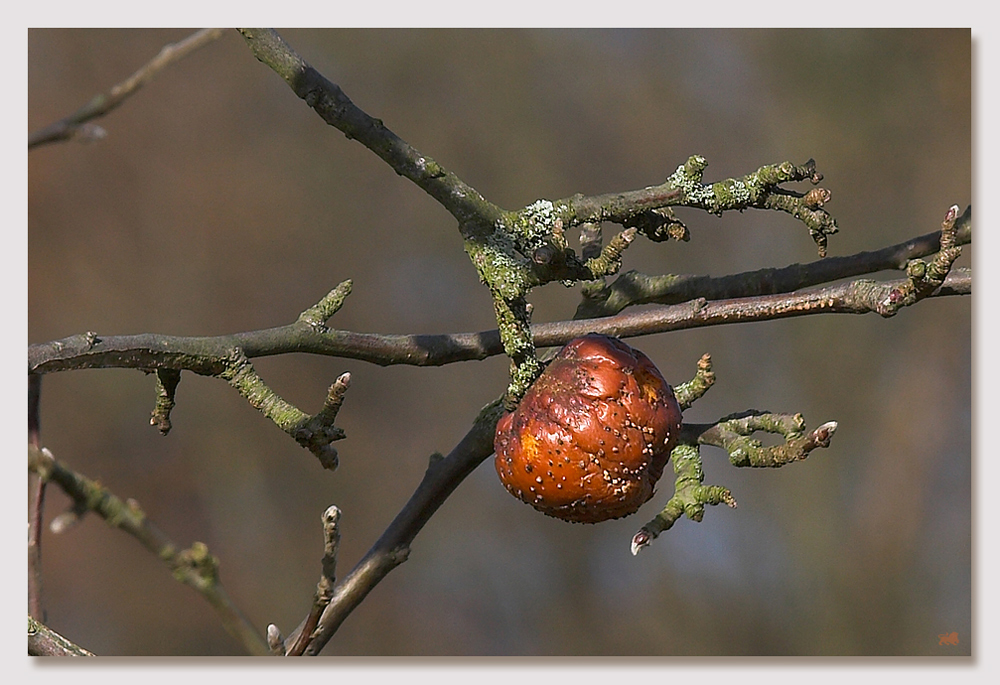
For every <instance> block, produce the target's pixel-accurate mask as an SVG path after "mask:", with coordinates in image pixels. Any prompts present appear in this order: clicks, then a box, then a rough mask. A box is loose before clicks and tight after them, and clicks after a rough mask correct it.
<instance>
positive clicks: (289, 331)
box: [28, 269, 972, 376]
mask: <svg viewBox="0 0 1000 685" xmlns="http://www.w3.org/2000/svg"><path fill="white" fill-rule="evenodd" d="M905 283H907V281H906V280H893V281H881V282H876V281H872V280H857V281H852V282H848V283H843V284H839V285H833V286H827V287H824V288H815V289H809V290H801V291H798V292H795V293H790V294H779V295H767V296H760V297H741V298H733V299H726V300H719V301H715V302H708V301H706V300H705V299H704V298H699V299H696V300H693V301H690V302H687V303H684V304H677V305H670V306H663V307H657V308H653V309H648V310H645V311H640V312H627V313H624V314H618V315H615V316H609V317H603V318H598V319H583V320H572V321H558V322H552V323H541V324H534V325H532V326H531V334H532V337H533V338H534V340H535V344H536V345H537V346H538V347H553V346H559V345H563V344H565V343H567V342H569V341H570V340H572V339H573V338H576V337H579V336H580V335H585V334H586V333H591V332H593V333H604V334H607V335H613V336H616V337H620V338H628V337H634V336H640V335H651V334H654V333H663V332H666V331H673V330H684V329H688V328H700V327H703V326H716V325H722V324H734V323H748V322H753V321H768V320H771V319H781V318H788V317H793V316H806V315H809V314H821V313H826V314H867V313H869V312H873V311H878V301H879V300H878V298H879V297H880V296H881V297H883V299H884V297H885V296H887V295H888V293H889V292H890V291H891V290H892V289H893V288H895V287H901V286H903V285H904V284H905ZM971 293H972V272H971V270H969V269H955V270H953V272H952V273H951V274H949V275H948V277H947V278H946V279H945V280H944V282H943V283H942V285H941V287H939V288H938V289H936V290H935V291H934V292H932V293H931V295H930V297H950V296H954V295H969V294H971ZM234 347H239V348H240V349H242V351H243V353H244V354H245V355H246V356H247V357H248V358H254V357H264V356H271V355H278V354H290V353H293V352H297V353H306V354H320V355H326V356H332V357H343V358H346V359H358V360H361V361H367V362H371V363H373V364H378V365H381V366H391V365H395V364H408V365H413V366H441V365H444V364H452V363H455V362H462V361H471V360H482V359H486V358H488V357H492V356H495V355H498V354H502V353H503V351H504V350H503V346H502V345H501V343H500V335H499V333H498V331H497V330H496V329H494V330H490V331H481V332H479V333H453V334H445V335H381V334H376V333H355V332H351V331H340V330H334V329H330V330H326V331H317V330H315V329H312V328H309V327H303V326H301V325H300V323H298V322H297V323H294V324H290V325H288V326H281V327H278V328H269V329H266V330H261V331H249V332H244V333H236V334H234V335H227V336H218V337H179V336H167V335H157V334H152V333H144V334H140V335H121V336H107V337H101V338H98V337H97V336H96V334H89V335H75V336H71V337H69V338H64V339H63V340H57V341H51V342H47V343H38V344H34V345H29V346H28V372H29V373H36V374H46V373H55V372H57V371H69V370H76V369H93V368H137V369H158V368H169V369H178V370H185V371H192V372H194V373H198V374H201V375H207V376H218V375H220V374H221V373H222V372H223V370H224V368H225V359H226V358H227V355H229V354H230V353H231V351H232V350H233V348H234Z"/></svg>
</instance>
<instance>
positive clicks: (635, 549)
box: [631, 528, 653, 556]
mask: <svg viewBox="0 0 1000 685" xmlns="http://www.w3.org/2000/svg"><path fill="white" fill-rule="evenodd" d="M652 540H653V537H652V536H651V535H650V534H649V532H648V531H647V530H646V529H645V528H644V529H642V530H640V531H639V532H638V533H636V534H635V535H633V536H632V544H631V550H632V556H635V555H637V554H638V553H639V550H640V549H642V548H643V547H646V546H648V545H649V543H650V542H651V541H652Z"/></svg>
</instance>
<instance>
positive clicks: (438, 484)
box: [304, 400, 503, 656]
mask: <svg viewBox="0 0 1000 685" xmlns="http://www.w3.org/2000/svg"><path fill="white" fill-rule="evenodd" d="M502 413H503V409H502V406H501V403H500V400H497V401H495V402H493V403H492V404H490V405H488V406H487V407H485V408H484V409H483V411H481V412H480V413H479V416H478V417H477V419H476V421H475V423H474V424H473V426H472V428H471V429H470V430H469V432H468V433H467V434H466V436H465V437H464V438H462V440H461V442H459V443H458V445H457V446H456V447H455V449H453V450H452V451H451V453H450V454H449V455H448V456H447V457H445V458H443V459H432V460H431V462H430V464H429V465H428V467H427V472H426V473H425V474H424V478H423V480H422V481H421V482H420V485H418V486H417V489H416V490H415V491H414V493H413V495H412V496H411V497H410V500H409V501H408V502H407V503H406V505H405V506H404V507H403V509H402V510H401V511H400V512H399V514H398V515H397V516H396V518H395V519H393V521H392V523H390V524H389V527H388V528H386V530H385V532H384V533H382V536H381V537H380V538H379V539H378V540H377V541H376V542H375V544H374V545H373V546H372V548H371V549H370V550H368V553H367V554H365V556H364V557H363V558H362V559H361V561H359V562H358V564H357V565H356V566H355V567H354V568H353V569H352V570H351V572H350V573H348V574H347V576H346V577H345V578H344V579H343V580H342V581H340V583H338V584H337V586H336V587H335V588H334V590H333V598H332V599H331V601H330V603H329V605H327V607H326V610H325V611H324V612H323V615H322V616H321V617H320V620H319V624H318V626H317V627H316V630H315V631H313V638H312V641H311V642H310V643H309V646H308V647H307V648H306V650H305V652H304V654H306V655H312V656H314V655H316V654H318V653H319V652H320V650H322V649H323V647H324V646H325V645H326V643H327V642H329V641H330V638H331V637H333V634H334V633H335V632H336V631H337V629H338V628H339V627H340V625H341V624H342V623H343V622H344V619H346V618H347V616H348V615H349V614H350V613H351V612H352V611H353V610H354V609H355V608H356V607H357V606H358V605H359V604H360V603H361V601H362V600H363V599H364V598H365V597H366V596H367V595H368V593H369V592H371V590H372V588H374V587H375V586H376V585H377V584H378V583H379V581H381V580H382V578H384V577H385V576H386V575H387V574H388V573H389V572H390V571H392V569H394V568H396V567H397V566H399V565H400V564H401V563H403V562H404V561H405V560H406V557H407V555H409V553H410V543H411V542H413V538H414V537H416V535H417V533H419V532H420V530H421V529H422V528H423V527H424V524H425V523H427V521H428V519H430V517H431V516H432V515H433V514H434V512H435V511H437V509H438V507H440V506H441V505H442V504H443V503H444V501H445V500H446V499H448V496H449V495H451V493H452V492H453V491H454V490H455V488H457V487H458V486H459V484H460V483H461V482H462V481H463V480H464V479H465V477H466V476H468V475H469V474H470V473H472V471H473V470H474V469H475V468H476V467H477V466H479V464H480V463H482V462H483V460H485V459H487V458H488V457H489V456H490V455H491V454H492V453H493V436H494V434H495V433H496V424H497V421H499V420H500V416H501V415H502Z"/></svg>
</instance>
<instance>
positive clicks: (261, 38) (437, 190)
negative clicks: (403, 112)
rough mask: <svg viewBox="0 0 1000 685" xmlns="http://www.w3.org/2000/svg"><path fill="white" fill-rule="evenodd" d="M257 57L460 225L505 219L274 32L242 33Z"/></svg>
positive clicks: (327, 117)
mask: <svg viewBox="0 0 1000 685" xmlns="http://www.w3.org/2000/svg"><path fill="white" fill-rule="evenodd" d="M239 32H240V34H241V35H242V36H243V38H244V40H246V42H247V45H248V46H249V47H250V50H251V51H252V52H253V55H254V57H256V58H257V59H258V60H260V61H261V62H263V63H264V64H266V65H267V66H269V67H270V68H271V69H273V70H274V71H275V73H277V74H278V75H279V76H280V77H281V78H283V79H284V80H285V82H286V83H287V84H288V85H289V86H290V87H291V89H292V90H293V91H294V92H295V94H296V95H297V96H298V97H300V98H302V99H303V100H304V101H305V102H306V104H307V105H309V106H310V107H311V108H312V109H313V110H315V111H316V113H317V114H318V115H319V116H320V117H321V118H322V119H323V121H325V122H326V123H328V124H330V125H331V126H333V127H335V128H337V129H339V130H340V131H342V132H343V133H344V135H345V136H347V137H348V138H349V139H354V140H357V141H358V142H359V143H361V144H362V145H364V146H365V147H367V148H368V149H369V150H371V151H372V152H374V153H375V154H376V155H378V156H379V157H381V158H382V160H384V161H385V163H386V164H388V165H389V166H390V167H392V168H393V169H394V170H395V171H396V173H397V174H399V175H400V176H404V177H406V178H408V179H410V180H411V181H413V182H414V183H416V184H417V185H418V186H419V187H420V188H422V189H423V190H424V191H425V192H426V193H427V194H428V195H430V196H431V197H433V198H434V199H435V200H437V201H438V202H440V203H441V205H442V206H443V207H444V208H445V209H447V210H448V211H449V212H451V214H452V215H453V216H454V217H455V218H456V219H458V222H459V224H462V225H465V224H467V223H475V224H480V223H482V222H483V221H485V222H486V223H487V224H490V223H492V222H493V221H495V220H496V219H498V218H499V217H500V215H501V214H502V213H503V210H501V209H500V208H499V207H497V206H496V205H494V204H492V203H491V202H488V201H487V200H486V199H485V198H484V197H483V196H482V195H480V194H479V192H478V191H477V190H476V189H475V188H473V187H472V186H469V185H468V184H466V183H465V182H464V181H462V180H461V179H460V178H458V176H456V175H455V174H453V173H451V172H450V171H447V170H445V169H444V167H442V166H441V165H440V164H438V163H437V162H435V161H434V160H433V159H431V158H430V157H427V156H425V155H422V154H420V152H418V151H417V150H416V149H414V148H413V147H412V146H410V145H409V144H407V143H406V142H405V141H404V140H402V139H401V138H400V137H399V136H397V135H396V134H395V133H393V132H392V131H390V130H389V129H388V128H386V127H385V125H384V124H383V123H382V121H381V120H380V119H376V118H374V117H371V116H369V115H368V114H366V113H365V112H364V111H363V110H361V109H360V108H359V107H358V106H357V105H355V104H354V103H353V102H352V101H351V99H350V98H349V97H347V95H345V94H344V91H342V90H341V89H340V87H339V86H337V85H336V84H335V83H332V82H330V81H328V80H327V79H326V77H324V76H323V75H322V74H320V73H319V72H318V71H316V70H315V69H313V68H312V67H311V66H310V65H309V64H308V63H307V62H306V61H305V60H304V59H302V58H301V57H300V56H299V55H298V54H297V53H296V52H295V50H294V49H292V47H291V46H290V45H288V43H286V42H285V41H284V39H282V37H281V36H279V35H278V33H277V32H276V31H274V30H273V29H239Z"/></svg>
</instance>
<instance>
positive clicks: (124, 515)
mask: <svg viewBox="0 0 1000 685" xmlns="http://www.w3.org/2000/svg"><path fill="white" fill-rule="evenodd" d="M28 468H29V469H30V470H31V471H34V472H35V473H36V474H38V476H39V477H40V478H42V479H43V480H46V481H48V480H51V481H54V482H55V483H56V484H57V485H59V487H60V488H62V489H63V491H64V492H65V493H66V494H67V495H69V496H70V497H71V498H72V499H73V501H74V502H75V503H76V504H75V507H74V509H77V510H80V511H93V512H95V513H96V514H97V515H98V516H100V517H101V518H103V519H104V520H105V521H107V523H108V524H109V525H111V526H113V527H115V528H118V529H120V530H123V531H125V532H126V533H128V534H130V535H131V536H132V537H134V538H136V539H137V540H138V541H139V542H140V543H141V544H142V546H143V547H145V548H146V549H148V550H149V551H150V552H152V553H153V554H155V555H156V556H157V557H158V558H159V559H161V560H162V561H163V562H164V563H165V564H166V565H167V567H168V568H169V569H170V571H171V573H172V574H173V576H174V578H175V579H177V580H179V581H180V582H182V583H184V584H185V585H189V586H191V587H192V588H194V589H195V590H197V591H198V592H199V593H200V594H201V595H202V596H203V597H204V598H205V599H206V600H207V601H208V603H209V604H211V605H212V608H214V609H215V610H216V612H217V613H218V614H219V618H220V619H221V620H222V624H223V626H224V627H225V628H226V630H227V631H229V634H230V635H232V636H233V637H235V638H236V639H237V640H239V641H240V643H241V644H242V645H243V646H244V648H246V650H247V651H248V652H250V653H251V654H256V655H263V654H269V653H270V650H269V649H268V646H267V643H266V642H265V641H264V639H263V638H262V637H261V636H260V635H258V634H257V631H256V629H254V627H253V625H251V623H250V622H249V621H248V620H247V619H246V617H245V616H244V615H243V613H242V612H241V611H240V610H239V609H238V608H237V607H236V606H235V605H234V604H233V602H232V600H230V599H229V596H228V595H227V594H226V591H225V590H224V589H223V587H222V583H221V582H220V581H219V560H218V559H216V558H215V557H214V556H212V555H211V554H210V553H209V551H208V548H207V547H206V546H205V545H204V543H201V542H195V543H194V544H193V545H192V546H191V548H190V549H185V550H179V549H178V547H177V545H176V544H174V543H173V542H172V541H171V540H170V538H168V537H167V536H166V535H165V534H164V533H163V532H162V531H161V530H160V529H159V528H157V527H156V526H154V525H153V524H152V523H151V522H150V521H149V519H147V518H146V514H145V512H143V511H142V509H141V508H140V507H139V504H138V503H137V502H136V501H135V500H131V499H130V500H128V502H123V501H122V500H121V499H119V498H118V497H116V496H115V495H114V494H112V493H111V492H110V491H109V490H108V489H107V488H105V487H103V486H102V485H101V484H100V483H98V482H96V481H93V480H90V479H89V478H87V477H86V476H83V475H81V474H79V473H76V472H75V471H73V470H71V469H69V468H67V467H66V466H64V465H63V464H60V463H59V462H58V461H56V459H55V458H54V457H53V456H52V453H51V452H49V451H48V450H47V449H45V448H42V449H38V448H37V447H34V446H30V445H29V446H28Z"/></svg>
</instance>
